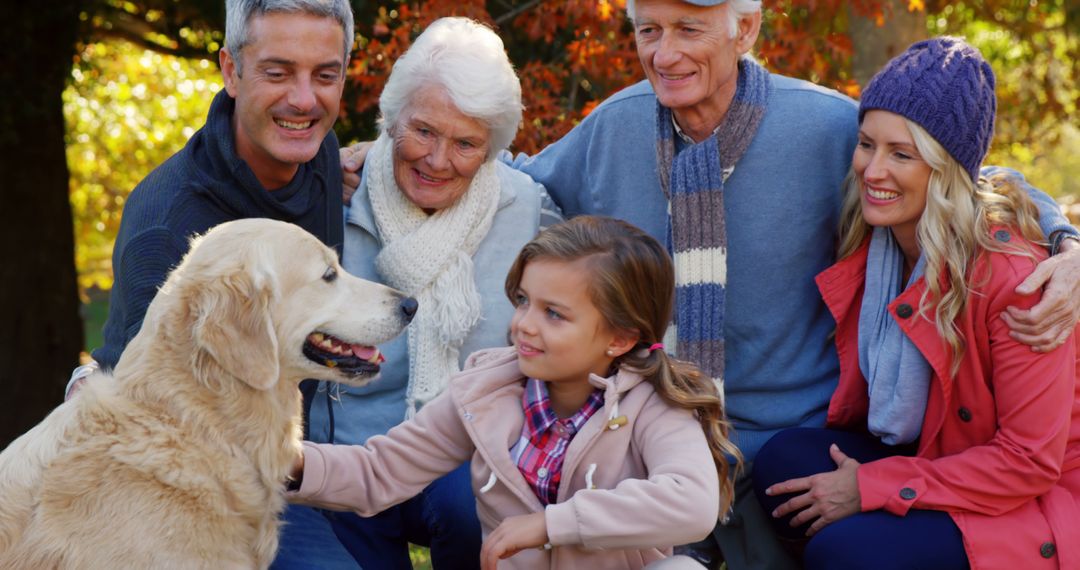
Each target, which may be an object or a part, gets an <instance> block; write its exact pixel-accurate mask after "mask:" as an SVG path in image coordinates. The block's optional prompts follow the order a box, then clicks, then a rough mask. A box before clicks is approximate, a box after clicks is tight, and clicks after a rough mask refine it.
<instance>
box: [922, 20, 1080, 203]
mask: <svg viewBox="0 0 1080 570" xmlns="http://www.w3.org/2000/svg"><path fill="white" fill-rule="evenodd" d="M1070 3H1071V4H1073V6H1072V7H1071V8H1070V7H1069V6H1068V4H1070ZM1070 10H1072V11H1073V13H1072V14H1071V15H1072V17H1073V18H1075V17H1076V16H1077V15H1078V14H1077V12H1076V3H1075V2H1071V1H1070V0H1031V1H1030V2H1023V3H1022V4H1017V3H1016V2H1001V1H998V2H994V1H990V2H982V1H980V2H970V1H969V2H966V3H963V2H961V3H949V4H946V5H944V6H941V7H940V11H939V13H937V14H935V15H931V17H930V18H928V20H929V21H928V25H929V28H930V30H929V31H930V34H931V35H942V34H950V35H958V36H963V37H965V38H967V39H968V41H970V42H971V43H972V44H974V45H975V46H977V47H978V48H979V49H980V50H981V51H982V53H983V55H984V56H985V57H986V58H987V60H989V61H990V64H991V65H992V66H993V68H994V73H995V75H996V76H997V96H998V114H997V125H996V129H995V137H994V144H993V146H992V147H991V149H990V155H989V156H988V157H987V162H988V163H990V164H999V165H1003V166H1010V167H1012V168H1016V169H1017V170H1020V171H1021V172H1023V173H1024V174H1025V176H1027V178H1028V179H1029V180H1030V181H1031V182H1032V183H1033V184H1035V185H1036V186H1038V187H1039V188H1042V189H1043V190H1045V191H1046V192H1047V193H1049V194H1051V195H1054V196H1057V197H1058V198H1059V199H1061V200H1062V201H1063V202H1074V201H1076V200H1077V199H1080V160H1077V159H1076V157H1077V156H1080V129H1078V128H1077V123H1076V121H1075V120H1068V118H1069V117H1076V116H1077V102H1078V101H1080V86H1078V85H1077V79H1078V77H1077V75H1078V74H1077V67H1076V60H1077V56H1078V55H1080V35H1078V34H1077V33H1076V28H1075V26H1076V23H1075V20H1074V21H1073V23H1072V28H1070V24H1069V16H1070V14H1069V11H1070Z"/></svg>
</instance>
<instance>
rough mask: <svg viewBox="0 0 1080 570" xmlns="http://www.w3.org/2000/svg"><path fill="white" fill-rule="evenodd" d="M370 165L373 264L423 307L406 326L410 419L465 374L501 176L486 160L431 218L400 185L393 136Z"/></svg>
mask: <svg viewBox="0 0 1080 570" xmlns="http://www.w3.org/2000/svg"><path fill="white" fill-rule="evenodd" d="M368 160H369V161H370V163H371V164H370V165H369V168H370V170H369V171H368V172H367V185H368V193H369V195H370V197H371V209H372V211H373V212H374V214H375V223H376V226H377V227H378V229H379V237H380V238H381V239H382V242H383V247H382V250H381V251H380V252H379V255H378V256H377V257H376V258H375V267H376V269H378V271H379V274H380V275H382V276H383V278H385V279H386V282H387V284H388V285H390V286H392V287H395V288H397V289H401V290H402V291H404V292H406V293H408V294H409V295H411V296H413V297H415V298H416V300H417V301H418V302H419V304H420V306H419V308H418V309H417V312H416V316H415V317H414V318H413V321H412V324H411V325H410V326H409V329H408V335H409V384H408V388H407V389H406V395H405V403H406V405H407V411H406V418H409V417H412V416H413V415H414V414H415V413H416V407H417V404H424V403H427V402H429V401H431V400H432V399H433V398H434V397H435V396H438V395H439V393H440V392H442V391H443V388H445V387H446V381H447V380H448V379H449V377H450V375H451V374H454V373H456V372H459V371H460V366H459V364H458V361H459V353H460V349H461V345H462V343H464V341H465V338H466V337H467V336H468V334H469V332H471V331H472V329H473V327H475V326H476V323H477V322H479V320H480V317H481V308H482V305H481V299H480V293H479V291H477V289H476V279H475V278H474V275H473V261H472V256H473V254H475V253H476V250H477V248H478V247H479V246H480V242H481V241H483V239H484V236H486V235H487V234H488V231H490V230H491V223H492V220H493V219H494V217H495V211H496V210H497V209H498V205H499V179H498V174H496V172H495V163H494V161H490V160H489V161H487V162H485V163H484V164H483V165H482V166H481V167H480V169H479V170H478V171H477V172H476V175H475V176H473V179H472V181H471V183H470V185H469V188H468V189H467V190H466V191H465V193H464V194H463V195H462V196H461V197H460V198H458V200H457V202H455V203H454V204H453V205H451V206H450V207H448V208H444V209H442V210H439V211H437V212H435V213H434V214H431V215H430V216H429V215H428V214H427V213H425V212H424V211H423V210H422V209H420V207H418V206H417V205H416V204H414V203H412V202H411V201H410V200H409V199H408V198H407V197H406V196H405V194H403V193H402V192H401V190H400V189H399V188H398V186H397V183H396V182H395V180H394V161H393V141H392V140H391V138H390V137H389V136H388V135H386V134H383V135H381V136H380V137H379V138H378V139H377V140H376V141H375V144H374V145H373V146H372V147H371V151H370V153H369V154H368Z"/></svg>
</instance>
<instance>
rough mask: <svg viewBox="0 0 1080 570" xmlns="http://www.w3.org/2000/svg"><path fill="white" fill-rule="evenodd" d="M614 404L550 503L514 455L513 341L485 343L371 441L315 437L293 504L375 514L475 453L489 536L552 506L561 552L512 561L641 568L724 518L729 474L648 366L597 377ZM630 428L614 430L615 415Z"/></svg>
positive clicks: (573, 452)
mask: <svg viewBox="0 0 1080 570" xmlns="http://www.w3.org/2000/svg"><path fill="white" fill-rule="evenodd" d="M590 381H591V382H592V383H593V384H594V385H595V386H597V387H598V388H603V389H604V407H603V408H602V409H601V410H599V411H597V412H596V413H595V414H594V415H593V416H592V417H591V418H590V419H589V420H588V422H586V424H585V425H584V426H583V427H582V429H581V430H580V431H579V432H578V433H577V436H576V437H575V438H574V439H573V441H572V442H571V444H570V447H569V449H568V450H567V455H566V458H565V462H564V464H563V472H562V480H561V483H560V487H559V491H558V502H557V504H553V505H548V506H547V508H545V507H544V506H543V505H541V504H540V501H539V500H538V499H537V498H536V495H534V494H533V491H532V489H531V488H530V487H529V485H528V484H527V483H526V482H525V479H524V477H522V475H521V473H520V472H519V471H518V468H517V466H516V464H515V463H514V461H513V460H512V459H511V457H510V452H509V450H510V448H511V447H512V446H513V445H514V443H515V442H516V441H517V439H518V437H519V436H520V435H521V427H522V423H523V422H524V413H523V411H522V408H521V395H522V390H523V387H524V376H523V375H522V374H521V371H520V369H519V368H518V362H517V355H516V353H515V352H514V350H513V349H506V348H502V349H492V350H486V351H480V352H477V353H475V354H473V355H472V356H470V357H469V362H468V363H466V369H465V371H463V372H461V373H460V374H458V375H456V376H455V377H454V378H452V379H451V381H450V385H449V387H448V389H447V391H446V392H445V393H443V394H442V395H441V396H439V397H438V398H436V399H435V400H434V401H432V402H431V403H429V404H427V405H426V406H424V408H423V409H421V410H420V412H419V413H418V414H417V415H416V418H415V419H414V420H413V421H408V422H405V423H402V424H401V425H399V426H397V427H395V428H394V429H392V430H390V432H389V433H387V434H386V435H385V436H376V437H373V438H371V439H370V440H368V443H367V445H365V446H343V445H321V444H313V443H308V442H305V443H304V454H305V455H304V456H305V463H304V480H303V484H302V485H301V487H300V490H299V492H297V493H294V494H290V496H289V500H290V501H292V502H299V503H305V504H311V505H317V506H320V507H323V508H329V509H336V510H352V511H356V512H357V513H359V514H360V515H362V516H370V515H373V514H375V513H378V512H379V511H381V510H383V509H386V508H388V507H390V506H393V505H395V504H397V503H400V502H402V501H404V500H406V499H408V498H410V497H412V496H414V495H416V494H417V493H418V492H420V491H421V490H422V489H423V488H424V487H426V486H427V485H428V483H430V482H432V481H434V480H435V479H436V478H438V477H439V476H441V475H443V474H445V473H448V472H450V471H451V470H452V469H454V468H456V467H457V466H459V465H461V464H462V463H464V462H465V461H467V460H469V459H471V460H472V482H473V492H474V493H475V494H476V497H477V513H478V514H479V516H480V523H481V525H482V527H483V531H484V536H485V537H486V536H487V535H488V534H490V533H491V531H493V530H494V529H495V527H497V526H498V525H499V523H500V522H501V521H502V520H503V519H505V518H506V517H509V516H512V515H523V514H528V513H536V512H544V513H545V517H546V519H547V528H548V535H549V538H550V541H551V544H552V545H553V546H554V548H552V549H551V550H527V551H523V552H520V553H518V554H517V555H515V556H513V557H511V558H509V559H507V560H505V561H503V562H502V563H501V564H500V567H505V568H522V569H536V568H553V569H554V568H559V569H568V568H587V569H589V570H601V569H606V568H611V569H616V568H617V569H620V570H625V569H628V568H642V567H643V566H645V565H646V564H647V563H649V562H652V561H655V560H659V559H661V558H664V557H665V556H667V555H669V554H670V553H671V547H672V546H673V545H676V544H685V543H689V542H694V541H697V540H700V539H702V538H704V537H705V536H707V535H708V534H709V533H710V532H711V531H712V529H713V526H714V525H715V524H716V521H717V516H718V515H719V509H720V492H719V479H718V477H717V472H716V467H715V465H714V464H713V461H712V456H711V455H710V453H709V449H708V445H707V443H706V441H705V435H704V433H703V432H702V430H701V426H700V424H699V423H698V422H697V420H696V419H694V416H693V414H691V413H690V412H689V411H687V410H682V409H677V408H673V407H671V406H669V405H668V404H667V403H665V402H664V401H663V400H661V398H660V396H659V395H658V394H657V393H656V392H655V391H654V390H653V387H652V385H650V384H649V383H647V382H643V381H642V379H641V377H640V376H639V375H637V374H632V373H629V372H626V371H620V372H619V373H618V374H617V375H616V376H614V377H613V378H600V377H598V376H593V377H592V378H591V379H590ZM619 416H625V417H626V418H627V420H628V421H627V423H626V425H623V426H621V427H618V428H617V429H614V430H612V429H608V427H609V424H608V421H609V418H614V417H619Z"/></svg>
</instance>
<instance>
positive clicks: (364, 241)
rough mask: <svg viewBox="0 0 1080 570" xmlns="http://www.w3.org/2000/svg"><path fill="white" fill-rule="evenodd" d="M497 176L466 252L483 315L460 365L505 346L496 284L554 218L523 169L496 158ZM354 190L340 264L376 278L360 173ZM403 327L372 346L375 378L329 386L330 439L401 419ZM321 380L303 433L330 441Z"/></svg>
mask: <svg viewBox="0 0 1080 570" xmlns="http://www.w3.org/2000/svg"><path fill="white" fill-rule="evenodd" d="M496 166H497V168H496V173H497V174H498V176H499V182H500V192H499V209H498V210H497V211H496V212H495V218H494V220H493V221H492V225H491V230H490V231H488V234H487V236H486V237H485V238H484V240H483V241H482V242H480V247H479V248H478V249H477V251H476V254H475V255H473V266H474V267H475V278H476V285H477V289H478V290H479V292H480V297H481V299H483V307H482V318H481V321H480V323H479V324H478V325H477V326H476V328H475V329H473V331H472V333H470V334H469V336H468V337H467V338H466V339H465V343H464V345H463V346H462V347H461V364H464V362H465V358H466V357H468V356H469V354H471V353H473V352H474V351H476V350H479V349H482V348H492V347H497V346H506V345H507V336H508V333H509V331H510V317H511V316H512V315H513V312H514V308H513V306H512V305H511V304H510V301H509V300H508V299H507V298H506V293H505V292H504V288H503V283H504V282H505V281H506V274H507V272H508V271H509V270H510V265H511V264H513V262H514V259H515V258H517V254H518V252H519V251H520V250H521V248H522V246H524V245H525V244H526V243H528V241H529V240H531V239H532V238H533V237H535V236H536V234H537V233H538V232H539V231H540V229H542V228H543V227H547V226H549V225H551V224H552V223H554V222H556V221H558V220H559V219H561V218H560V217H559V214H558V210H557V209H556V208H555V206H554V204H553V203H552V201H551V199H550V198H549V197H548V195H547V193H545V192H544V187H543V186H541V185H540V184H537V183H536V182H533V180H532V179H531V178H529V177H528V176H527V175H525V174H523V173H521V172H518V171H516V170H514V169H512V168H509V167H508V166H506V165H505V164H502V163H497V164H496ZM362 178H363V179H362V180H361V181H360V187H359V189H358V190H357V192H356V194H354V195H353V197H352V201H351V203H350V207H349V208H348V210H347V214H346V216H347V217H346V224H345V248H344V254H343V256H342V265H343V266H344V267H345V270H346V271H348V272H349V273H351V274H353V275H355V276H357V277H361V278H363V279H368V280H371V281H375V282H378V283H383V282H384V280H383V278H382V277H381V276H380V275H379V273H378V271H377V270H376V269H375V256H376V255H378V253H379V251H381V250H382V240H381V239H380V237H379V231H378V228H377V227H376V225H375V217H374V214H373V213H372V211H371V202H370V199H369V196H368V191H367V184H366V180H367V177H366V167H365V173H364V175H363V176H362ZM407 335H408V329H406V332H405V333H403V334H402V335H400V336H398V337H397V338H395V339H394V340H392V341H390V342H389V343H387V344H385V345H381V346H380V347H379V349H380V350H381V351H382V353H383V355H384V356H385V357H386V362H385V363H383V365H382V372H381V373H380V375H379V378H378V379H377V380H375V381H374V382H372V383H371V384H368V385H367V386H364V387H363V388H349V387H345V386H341V387H340V392H338V388H334V389H333V392H334V394H335V396H334V398H336V399H331V401H330V403H331V404H332V406H333V422H334V442H335V443H347V444H362V443H364V442H365V441H367V439H368V438H369V437H371V436H373V435H379V434H383V433H386V432H387V430H389V429H390V428H392V427H394V426H395V425H397V424H399V423H401V421H402V420H403V419H405V388H406V386H407V385H408V374H409V355H408V341H407V338H408V337H407ZM325 386H326V384H325V383H324V384H322V385H320V387H319V391H318V393H317V394H316V396H315V398H314V400H313V401H312V405H311V413H310V422H311V423H310V425H311V432H310V439H311V440H312V441H316V442H323V443H325V442H329V441H330V439H329V438H330V421H331V420H330V414H329V411H328V409H327V393H326V388H325Z"/></svg>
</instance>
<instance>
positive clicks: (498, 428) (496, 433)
mask: <svg viewBox="0 0 1080 570" xmlns="http://www.w3.org/2000/svg"><path fill="white" fill-rule="evenodd" d="M525 380H526V378H525V375H524V374H522V372H521V368H520V366H519V365H518V356H517V351H516V350H515V349H514V347H501V348H493V349H488V350H481V351H478V352H476V353H474V354H472V355H470V356H469V358H468V360H467V361H466V363H465V369H464V370H463V371H462V372H461V373H460V374H457V375H455V376H454V378H453V379H451V381H450V385H449V387H448V388H447V389H448V390H449V392H450V397H451V399H452V400H453V402H454V404H455V407H456V408H457V411H458V414H459V415H460V417H461V419H462V424H463V425H464V426H465V430H466V431H467V432H468V433H469V435H470V437H471V438H472V441H473V443H474V444H475V445H476V451H477V453H479V454H480V456H481V457H482V458H483V459H484V462H485V463H486V464H487V465H488V467H489V468H490V469H491V470H492V472H494V474H495V476H496V477H498V478H499V479H501V480H503V481H504V482H505V483H506V485H507V487H509V488H510V489H511V490H512V491H513V492H514V494H515V495H517V496H518V498H519V499H520V500H521V501H523V502H524V503H525V504H526V505H529V506H530V508H531V509H532V510H533V511H534V512H539V511H542V510H543V509H544V506H543V505H542V504H541V503H540V500H539V499H537V498H536V496H535V495H534V494H533V493H532V491H531V490H530V487H529V485H528V483H527V482H526V481H525V477H524V476H522V474H521V472H520V471H518V468H517V465H516V464H515V463H514V461H513V459H511V457H510V453H509V452H508V450H509V449H510V448H511V447H512V446H513V445H514V443H515V442H517V439H518V437H519V436H520V435H521V428H522V426H523V424H524V422H525V416H524V414H523V413H519V414H510V413H507V411H508V410H511V409H514V408H515V407H516V408H518V409H520V408H521V397H522V392H523V391H524V389H525ZM642 380H643V379H642V377H641V375H640V374H636V373H634V372H629V371H626V370H622V369H620V370H619V372H618V373H617V374H615V375H614V376H612V377H610V378H601V377H600V376H597V375H595V374H593V375H591V376H590V377H589V383H590V384H592V385H594V386H596V387H597V388H600V389H602V390H604V407H603V408H601V409H600V410H599V411H597V412H596V413H595V414H593V416H592V417H591V418H589V421H588V422H586V423H585V425H584V426H582V428H581V430H580V431H578V433H577V435H576V436H575V437H574V440H573V442H571V447H570V449H568V450H567V456H566V462H565V463H564V464H563V472H564V473H571V472H573V470H574V469H575V468H576V465H577V459H576V458H580V456H581V452H582V451H584V449H585V448H587V447H588V446H589V445H591V443H592V442H593V441H594V440H595V439H596V437H597V436H598V435H599V434H600V433H602V432H603V431H604V430H605V429H606V428H607V426H608V421H609V416H610V415H611V414H612V411H613V410H617V406H618V400H619V397H620V396H621V395H622V394H624V393H626V392H627V391H629V390H631V389H633V388H634V387H635V386H637V385H638V384H640V383H641V382H642ZM477 423H480V424H482V425H483V428H482V429H477V425H476V424H477ZM629 428H630V426H625V429H629ZM561 494H562V489H560V498H559V500H560V501H561V500H564V498H563V497H561Z"/></svg>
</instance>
